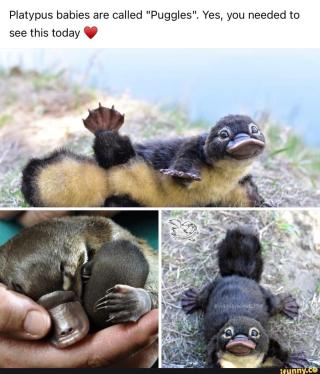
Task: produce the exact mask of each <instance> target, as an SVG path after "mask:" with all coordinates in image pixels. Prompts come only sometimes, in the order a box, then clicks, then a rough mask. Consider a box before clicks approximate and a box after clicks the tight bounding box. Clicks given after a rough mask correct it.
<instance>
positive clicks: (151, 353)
mask: <svg viewBox="0 0 320 374" xmlns="http://www.w3.org/2000/svg"><path fill="white" fill-rule="evenodd" d="M158 348H159V345H158V340H156V341H155V342H154V343H152V344H151V345H149V346H148V347H147V348H145V349H142V350H141V351H140V352H138V353H136V354H135V355H133V356H132V357H130V358H128V359H126V360H124V361H122V362H121V363H119V364H116V365H114V366H113V367H116V368H150V367H152V366H153V365H154V364H155V362H156V361H157V359H158Z"/></svg>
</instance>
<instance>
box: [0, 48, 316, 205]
mask: <svg viewBox="0 0 320 374" xmlns="http://www.w3.org/2000/svg"><path fill="white" fill-rule="evenodd" d="M319 64H320V50H319V49H34V50H33V49H21V50H15V49H2V50H1V52H0V144H1V153H0V207H10V208H15V207H29V206H30V207H68V208H72V207H82V208H85V207H235V208H236V207H256V208H259V207H262V208H268V207H270V208H272V207H319V206H320V132H319V130H318V119H319V115H318V110H319V109H318V107H319V97H320V70H319Z"/></svg>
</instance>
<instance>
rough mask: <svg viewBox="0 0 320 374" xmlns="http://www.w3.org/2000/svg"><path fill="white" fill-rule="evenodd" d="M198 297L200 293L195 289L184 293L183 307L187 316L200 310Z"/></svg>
mask: <svg viewBox="0 0 320 374" xmlns="http://www.w3.org/2000/svg"><path fill="white" fill-rule="evenodd" d="M197 297H198V292H197V290H196V289H195V288H189V289H188V290H187V291H185V292H184V293H183V296H182V299H181V306H182V309H183V310H184V312H185V313H186V314H191V313H193V312H194V311H195V310H196V309H198V301H197Z"/></svg>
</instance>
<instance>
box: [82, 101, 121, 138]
mask: <svg viewBox="0 0 320 374" xmlns="http://www.w3.org/2000/svg"><path fill="white" fill-rule="evenodd" d="M123 122H124V114H121V113H119V112H118V111H116V110H115V109H114V106H113V105H112V107H111V109H109V108H105V107H103V106H102V105H101V104H100V103H99V107H98V108H97V109H94V110H90V109H89V115H88V117H87V118H86V119H84V120H83V123H84V125H85V127H86V128H87V129H88V130H89V131H91V132H92V133H94V134H95V133H96V132H98V131H118V130H119V129H120V127H121V126H122V125H123Z"/></svg>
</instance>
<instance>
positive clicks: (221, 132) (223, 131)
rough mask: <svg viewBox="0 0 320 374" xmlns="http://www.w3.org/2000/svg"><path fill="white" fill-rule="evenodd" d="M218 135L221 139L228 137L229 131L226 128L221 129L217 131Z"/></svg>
mask: <svg viewBox="0 0 320 374" xmlns="http://www.w3.org/2000/svg"><path fill="white" fill-rule="evenodd" d="M219 137H220V138H221V139H227V138H229V137H230V135H229V132H228V131H227V130H221V131H220V132H219Z"/></svg>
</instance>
